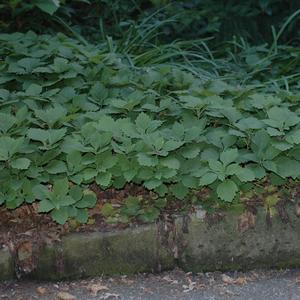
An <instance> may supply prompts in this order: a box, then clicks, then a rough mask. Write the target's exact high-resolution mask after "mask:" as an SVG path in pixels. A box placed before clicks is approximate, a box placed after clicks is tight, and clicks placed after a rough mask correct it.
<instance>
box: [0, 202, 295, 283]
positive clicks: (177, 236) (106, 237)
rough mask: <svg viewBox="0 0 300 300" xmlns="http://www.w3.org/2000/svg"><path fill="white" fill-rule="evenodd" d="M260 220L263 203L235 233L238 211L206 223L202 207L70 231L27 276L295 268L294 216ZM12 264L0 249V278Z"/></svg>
mask: <svg viewBox="0 0 300 300" xmlns="http://www.w3.org/2000/svg"><path fill="white" fill-rule="evenodd" d="M288 216H289V222H287V223H284V222H283V221H282V220H281V219H280V217H279V216H278V215H276V216H274V217H273V218H272V223H271V226H270V225H268V224H267V223H266V214H265V210H264V209H263V208H261V209H259V210H258V213H257V215H256V216H255V223H253V224H252V225H253V226H250V227H249V228H248V229H247V230H245V231H243V232H241V231H240V230H239V228H238V223H239V221H240V215H238V214H235V213H234V212H230V211H228V212H226V213H224V214H222V215H221V217H220V218H216V219H215V221H214V222H208V220H207V214H206V212H205V211H203V210H198V211H196V212H195V213H193V214H191V215H189V216H184V217H182V216H181V217H177V218H175V219H174V220H172V219H171V220H168V221H161V222H158V223H157V224H150V225H145V226H139V227H134V228H128V229H125V230H122V231H115V232H93V233H72V234H68V235H66V236H64V237H63V238H62V240H61V242H57V243H56V244H53V245H51V246H47V247H45V248H44V249H43V250H42V251H41V253H40V256H39V258H38V264H37V268H36V270H34V271H33V272H32V273H30V274H27V276H28V277H30V278H35V279H42V280H59V279H69V278H70V279H71V278H73V279H74V278H82V277H89V276H97V275H116V274H133V273H139V272H160V271H163V270H169V269H172V268H174V267H175V266H180V267H182V268H183V269H184V270H185V271H193V272H202V271H215V270H233V269H234V270H246V269H253V268H264V267H266V268H267V267H268V268H270V267H271V268H272V267H277V268H287V267H300V237H299V235H300V234H299V232H300V218H299V217H297V216H296V215H295V214H294V212H293V209H292V208H291V209H288ZM14 277H15V266H14V263H13V259H12V256H11V255H10V254H9V251H8V249H7V248H3V249H1V250H0V280H8V279H13V278H14Z"/></svg>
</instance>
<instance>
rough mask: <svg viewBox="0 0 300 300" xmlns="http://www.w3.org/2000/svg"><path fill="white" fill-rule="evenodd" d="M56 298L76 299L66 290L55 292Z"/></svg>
mask: <svg viewBox="0 0 300 300" xmlns="http://www.w3.org/2000/svg"><path fill="white" fill-rule="evenodd" d="M57 299H58V300H76V297H75V296H74V295H72V294H70V293H67V292H59V293H58V294H57Z"/></svg>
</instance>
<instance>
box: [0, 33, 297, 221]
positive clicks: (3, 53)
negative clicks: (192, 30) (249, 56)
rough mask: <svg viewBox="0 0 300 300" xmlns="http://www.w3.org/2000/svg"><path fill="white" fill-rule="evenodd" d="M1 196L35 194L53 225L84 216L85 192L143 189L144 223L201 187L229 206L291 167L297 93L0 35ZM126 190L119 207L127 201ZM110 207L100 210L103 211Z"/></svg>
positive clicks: (9, 203)
mask: <svg viewBox="0 0 300 300" xmlns="http://www.w3.org/2000/svg"><path fill="white" fill-rule="evenodd" d="M0 70H1V72H0V133H1V136H0V170H1V172H0V185H1V190H0V205H5V206H6V207H7V208H10V209H14V208H16V207H18V206H20V205H22V204H23V203H33V202H34V201H37V203H38V204H39V211H40V212H41V213H51V215H52V217H53V218H54V219H55V220H56V221H57V222H59V223H64V222H66V221H67V220H68V219H69V218H75V219H76V220H78V221H79V222H86V221H87V220H88V212H87V208H91V207H93V206H94V205H95V204H96V196H95V194H94V193H93V192H92V191H91V190H90V189H89V187H90V185H91V184H93V183H96V184H97V185H99V186H100V187H101V188H102V189H107V188H115V189H122V188H123V187H124V186H125V185H126V184H127V183H134V184H136V185H140V186H141V185H142V186H144V188H145V189H147V190H149V191H151V193H152V196H153V199H156V200H155V203H154V204H153V206H151V205H150V206H149V207H148V208H147V209H146V211H145V213H144V220H146V221H151V220H154V219H156V218H157V217H158V215H159V209H160V208H161V207H163V206H164V205H165V203H166V202H167V201H172V199H174V198H176V199H180V200H183V201H184V200H185V199H189V198H190V197H192V196H193V195H195V194H197V192H199V191H201V190H203V189H204V188H207V189H209V190H211V193H212V197H214V199H215V201H218V202H221V203H228V204H230V203H234V202H235V201H237V199H238V197H239V193H240V191H242V190H243V189H246V190H249V189H251V188H252V187H253V184H254V183H255V182H257V181H263V180H265V179H266V178H267V177H268V176H270V175H272V176H273V177H276V178H279V179H280V180H282V181H283V182H287V180H289V179H297V178H299V176H300V161H299V160H300V125H299V124H300V122H299V121H300V109H299V97H298V96H297V94H293V93H292V92H290V91H286V90H282V89H278V90H277V91H276V92H275V91H271V92H267V91H264V92H263V91H261V90H259V89H254V88H253V86H239V85H236V84H232V85H229V84H227V83H225V82H224V81H221V80H218V79H214V80H207V81H203V80H202V79H201V78H199V77H197V76H193V75H192V74H191V73H190V72H185V71H184V70H182V69H180V68H178V67H176V66H174V65H172V64H161V65H159V64H158V65H156V66H153V67H137V66H135V65H132V64H131V63H130V62H129V61H128V59H127V57H126V56H123V55H119V54H118V53H116V52H108V51H107V50H106V49H104V48H101V47H99V46H94V45H90V44H86V45H83V44H81V43H79V42H78V41H75V40H73V39H70V38H68V37H66V36H64V35H63V34H57V35H55V36H50V35H36V34H35V33H33V32H28V33H26V34H22V33H14V34H2V35H0ZM139 208H140V207H139V204H138V200H136V199H135V198H133V199H131V200H130V199H128V200H127V202H126V204H125V207H124V208H123V211H125V213H128V214H129V215H130V214H131V213H132V211H136V210H138V209H139ZM110 209H111V207H110V206H106V207H105V211H104V214H107V215H110Z"/></svg>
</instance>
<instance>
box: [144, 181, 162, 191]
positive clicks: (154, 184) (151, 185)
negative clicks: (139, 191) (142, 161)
mask: <svg viewBox="0 0 300 300" xmlns="http://www.w3.org/2000/svg"><path fill="white" fill-rule="evenodd" d="M160 185H161V181H160V180H158V179H151V180H148V181H145V182H144V186H145V187H146V188H147V189H148V190H153V189H154V188H156V187H158V186H160Z"/></svg>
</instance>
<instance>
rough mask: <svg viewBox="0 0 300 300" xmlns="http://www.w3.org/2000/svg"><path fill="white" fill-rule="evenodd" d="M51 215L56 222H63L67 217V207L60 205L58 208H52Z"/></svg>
mask: <svg viewBox="0 0 300 300" xmlns="http://www.w3.org/2000/svg"><path fill="white" fill-rule="evenodd" d="M51 217H52V218H53V220H54V221H56V222H57V223H58V224H61V225H63V224H65V223H66V222H67V220H68V218H69V214H68V208H67V207H61V208H60V209H54V210H52V211H51Z"/></svg>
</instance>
